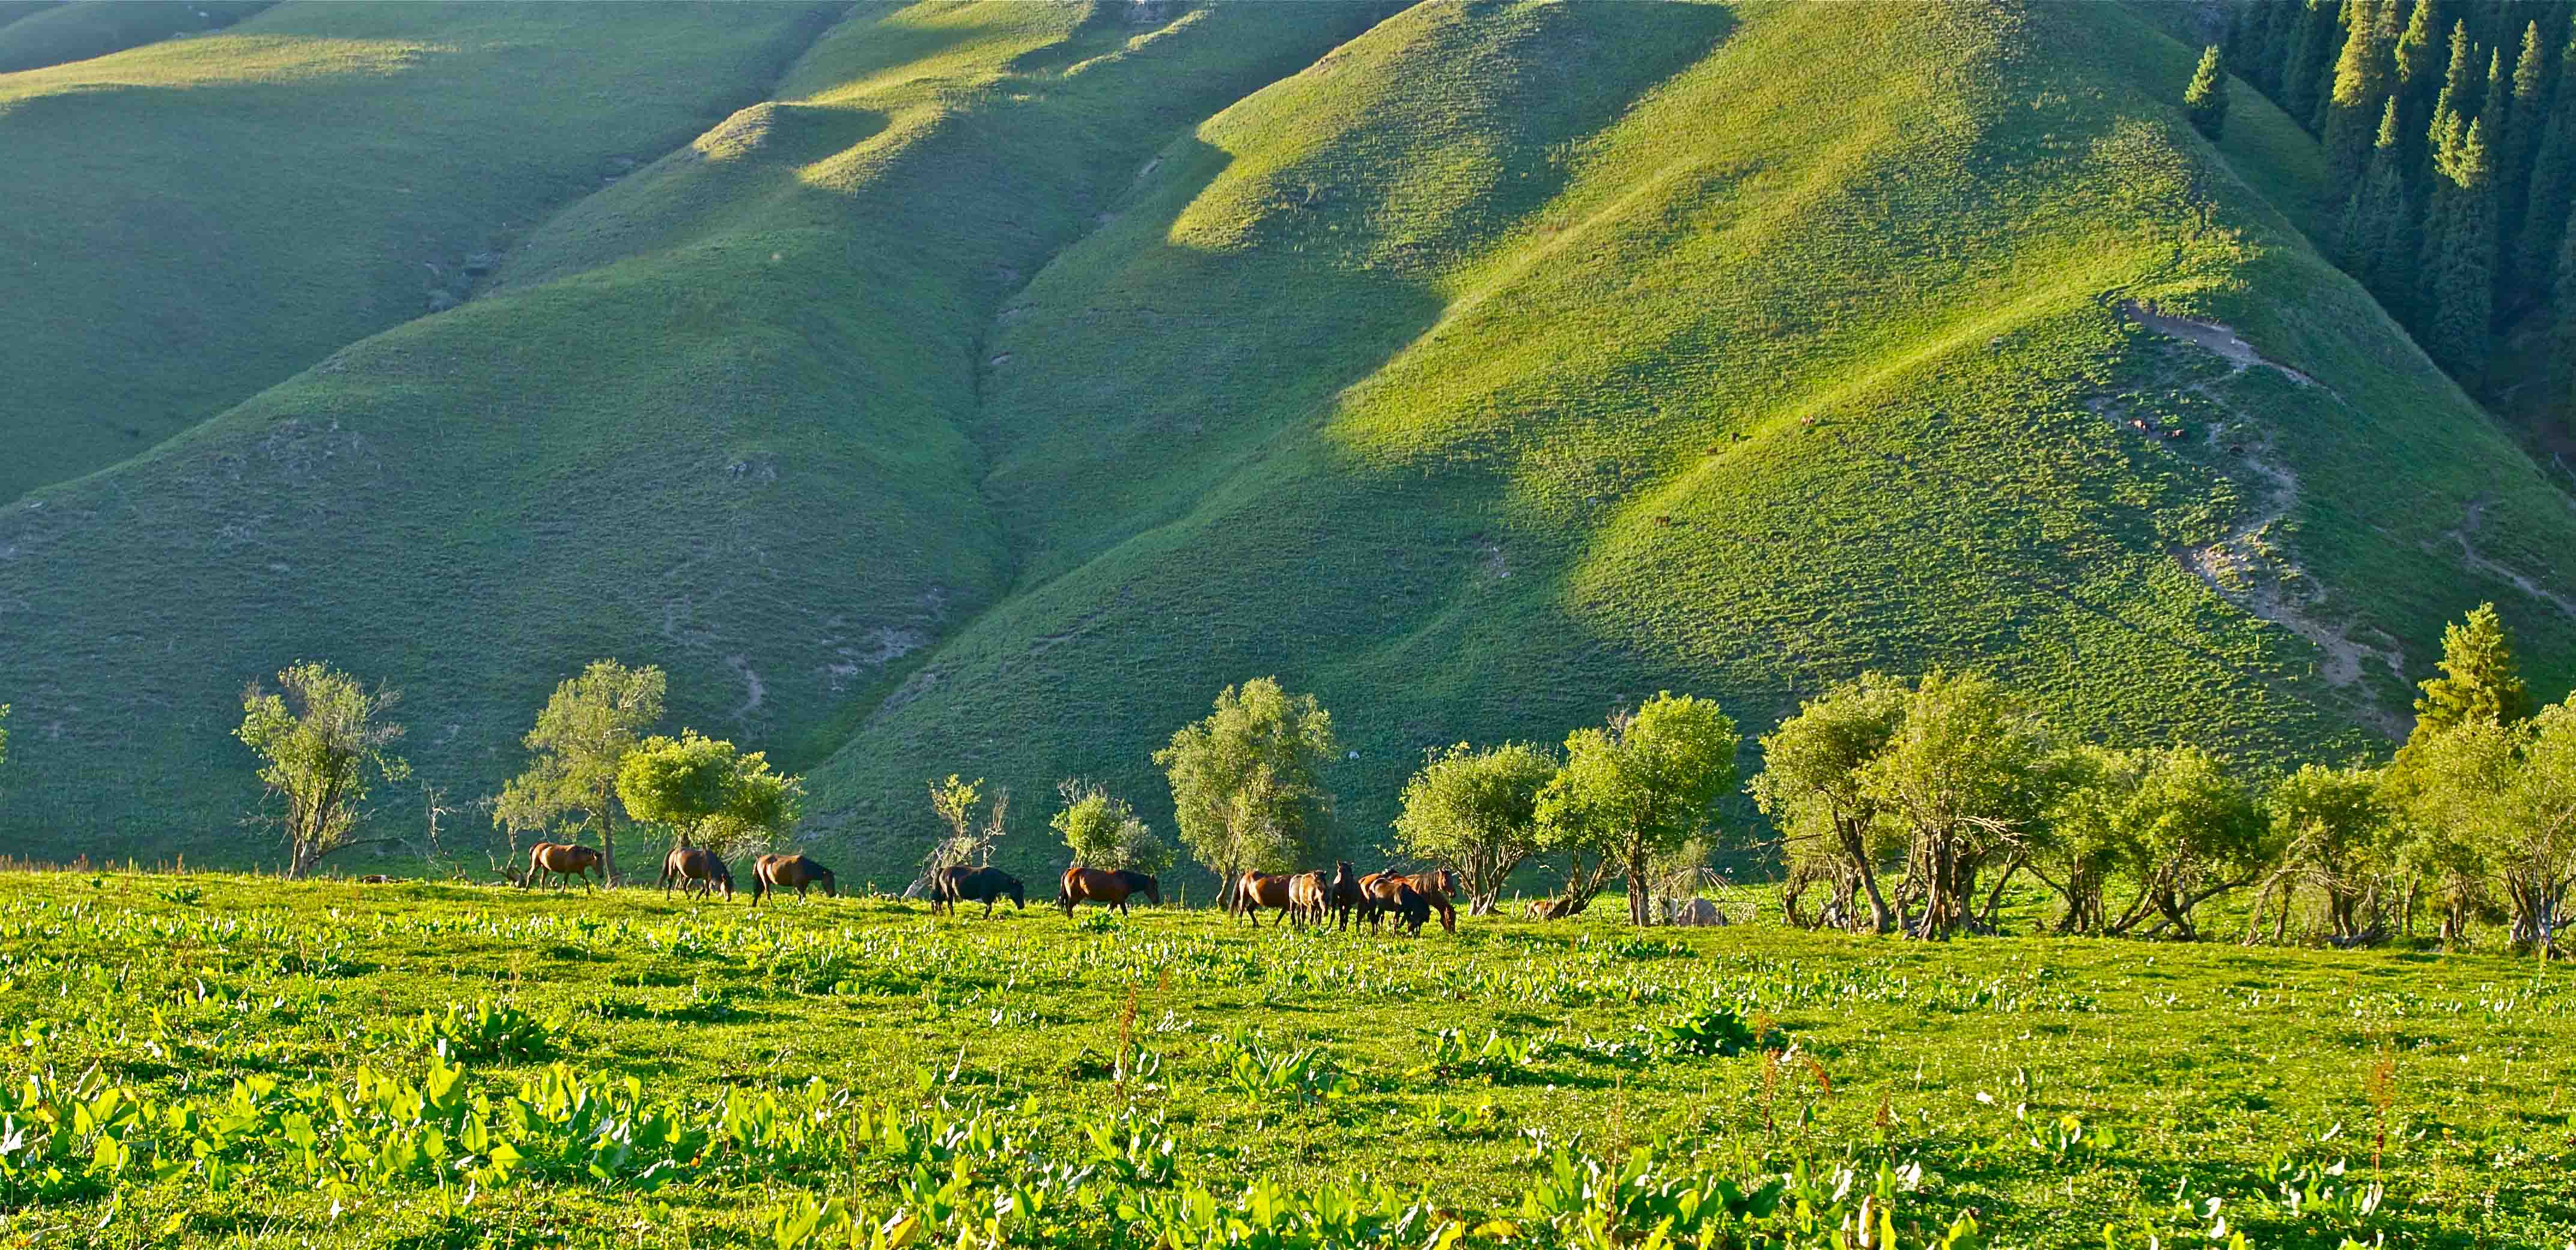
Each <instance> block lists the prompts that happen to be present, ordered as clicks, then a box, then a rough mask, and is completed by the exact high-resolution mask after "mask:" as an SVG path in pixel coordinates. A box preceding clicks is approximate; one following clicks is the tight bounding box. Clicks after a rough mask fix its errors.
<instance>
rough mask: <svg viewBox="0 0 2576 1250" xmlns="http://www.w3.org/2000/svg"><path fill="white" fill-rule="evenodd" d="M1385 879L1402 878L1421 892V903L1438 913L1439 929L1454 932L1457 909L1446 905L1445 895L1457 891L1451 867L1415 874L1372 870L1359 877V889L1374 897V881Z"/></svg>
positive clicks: (1396, 879)
mask: <svg viewBox="0 0 2576 1250" xmlns="http://www.w3.org/2000/svg"><path fill="white" fill-rule="evenodd" d="M1386 880H1395V881H1402V882H1403V883H1405V884H1406V885H1409V886H1412V887H1413V889H1414V890H1415V892H1417V893H1419V894H1421V895H1422V901H1423V905H1424V906H1426V907H1429V908H1430V909H1431V910H1433V911H1436V912H1438V913H1440V928H1441V930H1442V931H1443V932H1446V933H1456V932H1457V931H1458V912H1457V909H1456V908H1454V907H1451V906H1450V905H1449V896H1450V895H1452V894H1455V893H1457V892H1458V873H1457V871H1456V870H1455V869H1450V868H1434V869H1432V870H1431V871H1429V872H1416V873H1396V872H1373V873H1370V874H1369V875H1367V876H1365V877H1362V878H1360V892H1361V893H1362V894H1365V895H1368V896H1369V897H1370V898H1372V899H1374V898H1376V897H1377V895H1376V892H1375V883H1377V882H1379V881H1386Z"/></svg>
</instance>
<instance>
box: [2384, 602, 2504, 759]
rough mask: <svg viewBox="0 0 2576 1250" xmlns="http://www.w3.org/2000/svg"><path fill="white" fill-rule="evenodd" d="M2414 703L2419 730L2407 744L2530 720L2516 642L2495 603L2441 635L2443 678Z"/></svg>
mask: <svg viewBox="0 0 2576 1250" xmlns="http://www.w3.org/2000/svg"><path fill="white" fill-rule="evenodd" d="M2419 688H2420V689H2421V690H2423V692H2424V697H2423V698H2420V699H2417V700H2416V701H2415V730H2414V732H2413V733H2411V734H2409V735H2407V739H2406V743H2407V745H2408V746H2410V747H2411V746H2414V745H2416V744H2418V743H2420V742H2422V741H2424V740H2425V739H2426V738H2429V737H2431V736H2433V735H2435V734H2438V733H2441V732H2442V731H2444V730H2447V729H2454V728H2457V727H2459V726H2461V725H2464V724H2467V723H2469V722H2471V721H2485V722H2488V723H2491V724H2499V725H2509V724H2512V723H2514V722H2515V721H2520V720H2526V719H2528V718H2529V717H2530V716H2531V712H2532V707H2531V692H2530V691H2529V690H2528V689H2526V688H2525V687H2524V686H2523V684H2522V670H2521V666H2520V665H2518V664H2516V663H2515V662H2514V658H2513V640H2512V639H2510V638H2508V637H2506V636H2505V632H2504V621H2503V618H2501V617H2499V616H2498V615H2497V614H2496V606H2495V605H2494V604H2492V603H2482V604H2479V605H2478V606H2477V607H2476V609H2474V610H2472V611H2471V612H2470V613H2469V614H2468V616H2467V617H2465V618H2463V619H2462V620H2461V621H2460V623H2458V624H2456V625H2450V626H2446V627H2444V629H2443V630H2442V675H2441V676H2439V677H2435V678H2432V679H2430V680H2428V681H2425V682H2423V683H2422V684H2421V685H2420V687H2419Z"/></svg>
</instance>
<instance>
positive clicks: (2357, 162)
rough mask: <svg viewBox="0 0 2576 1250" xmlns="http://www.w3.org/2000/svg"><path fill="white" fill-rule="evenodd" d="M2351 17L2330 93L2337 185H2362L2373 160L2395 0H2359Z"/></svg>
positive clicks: (2328, 142)
mask: <svg viewBox="0 0 2576 1250" xmlns="http://www.w3.org/2000/svg"><path fill="white" fill-rule="evenodd" d="M2353 21H2354V26H2353V29H2352V33H2351V34H2350V35H2349V36H2348V37H2346V38H2345V39H2344V41H2343V51H2342V53H2341V54H2339V55H2338V56H2337V57H2336V58H2335V75H2334V89H2333V90H2332V91H2331V92H2330V93H2328V95H2327V96H2326V124H2325V148H2326V171H2327V175H2328V176H2329V177H2330V178H2332V179H2333V185H2335V186H2338V187H2351V186H2356V185H2358V184H2359V183H2360V181H2361V176H2362V172H2363V170H2364V168H2365V167H2366V166H2367V165H2368V164H2369V161H2370V149H2371V139H2372V136H2373V135H2375V134H2376V133H2377V132H2378V129H2379V115H2380V113H2381V111H2382V109H2381V106H2382V104H2383V103H2384V102H2385V101H2386V100H2387V99H2388V92H2389V84H2390V82H2391V76H2392V72H2393V66H2394V64H2395V62H2394V59H2393V56H2394V50H2395V48H2396V45H2397V0H2375V2H2374V0H2357V7H2356V8H2355V10H2354V13H2353Z"/></svg>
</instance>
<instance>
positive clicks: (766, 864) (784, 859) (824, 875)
mask: <svg viewBox="0 0 2576 1250" xmlns="http://www.w3.org/2000/svg"><path fill="white" fill-rule="evenodd" d="M809 885H819V886H821V887H823V893H825V894H827V895H830V896H831V897H833V898H839V897H840V896H841V891H840V888H839V887H838V885H837V884H836V883H835V882H834V880H833V877H832V870H831V869H829V868H826V867H824V866H822V865H821V864H818V863H815V862H814V861H813V860H810V859H807V858H805V857H804V856H802V855H763V856H761V857H760V858H758V859H755V860H753V861H751V905H752V906H754V907H758V906H760V896H761V895H763V894H766V893H768V892H769V891H771V890H786V889H794V890H795V891H796V897H798V898H803V897H805V887H807V886H809Z"/></svg>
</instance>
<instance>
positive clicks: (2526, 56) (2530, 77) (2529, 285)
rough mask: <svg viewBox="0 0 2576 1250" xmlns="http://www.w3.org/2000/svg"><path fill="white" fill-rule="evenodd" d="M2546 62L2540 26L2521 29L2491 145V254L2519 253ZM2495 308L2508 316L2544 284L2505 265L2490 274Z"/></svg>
mask: <svg viewBox="0 0 2576 1250" xmlns="http://www.w3.org/2000/svg"><path fill="white" fill-rule="evenodd" d="M2547 74H2548V58H2547V57H2546V56H2545V55H2543V53H2542V52H2541V45H2540V23H2538V22H2532V23H2529V24H2527V25H2525V26H2524V27H2523V30H2522V52H2521V55H2519V56H2517V57H2515V58H2514V63H2513V80H2512V82H2511V84H2510V88H2511V91H2512V93H2513V103H2512V106H2511V107H2510V108H2509V109H2508V110H2505V111H2506V112H2507V113H2509V114H2510V116H2509V117H2508V118H2507V120H2506V121H2505V126H2504V136H2503V139H2502V141H2501V142H2500V143H2498V144H2497V147H2496V255H2497V256H2499V257H2513V256H2519V255H2521V247H2522V232H2523V217H2524V214H2525V213H2526V212H2527V211H2528V206H2529V202H2530V197H2531V169H2532V164H2533V162H2534V159H2535V154H2536V153H2537V152H2538V150H2539V145H2540V140H2541V138H2542V133H2541V132H2542V128H2543V127H2544V125H2545V124H2546V117H2547V111H2546V110H2547V108H2548V103H2547V90H2548V82H2547ZM2496 277H2497V280H2498V282H2497V288H2496V307H2498V308H2500V309H2504V310H2506V311H2507V312H2508V313H2511V312H2512V311H2514V310H2517V309H2522V308H2528V307H2530V306H2531V305H2532V304H2533V303H2535V302H2537V301H2538V300H2539V299H2540V297H2541V295H2542V293H2543V291H2544V290H2545V289H2546V288H2547V286H2548V284H2547V282H2545V281H2544V280H2543V278H2542V275H2541V274H2540V273H2539V272H2538V271H2536V270H2526V269H2521V268H2518V267H2516V266H2514V265H2511V264H2506V265H2503V266H2500V267H2499V268H2498V271H2497V273H2496Z"/></svg>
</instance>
